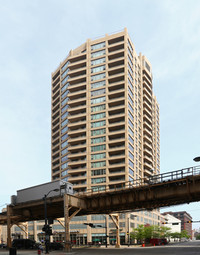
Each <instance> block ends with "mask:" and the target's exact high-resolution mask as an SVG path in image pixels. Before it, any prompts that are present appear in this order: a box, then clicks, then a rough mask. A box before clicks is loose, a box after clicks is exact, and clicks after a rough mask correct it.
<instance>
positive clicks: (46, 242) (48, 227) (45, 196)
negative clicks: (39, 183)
mask: <svg viewBox="0 0 200 255" xmlns="http://www.w3.org/2000/svg"><path fill="white" fill-rule="evenodd" d="M53 191H54V192H58V191H59V189H53V190H50V191H49V192H48V193H47V194H45V195H44V197H43V200H44V220H45V223H44V228H43V229H42V230H44V232H45V253H46V254H48V253H49V239H50V238H49V236H50V232H51V228H50V226H49V225H48V224H47V220H48V219H47V196H48V195H49V194H50V193H51V192H53Z"/></svg>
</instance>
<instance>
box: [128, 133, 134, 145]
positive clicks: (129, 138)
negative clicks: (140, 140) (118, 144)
mask: <svg viewBox="0 0 200 255" xmlns="http://www.w3.org/2000/svg"><path fill="white" fill-rule="evenodd" d="M128 140H129V142H130V143H132V144H134V141H133V139H132V138H131V136H130V135H129V136H128Z"/></svg>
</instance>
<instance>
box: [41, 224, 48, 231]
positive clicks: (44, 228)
mask: <svg viewBox="0 0 200 255" xmlns="http://www.w3.org/2000/svg"><path fill="white" fill-rule="evenodd" d="M46 227H47V226H46V225H44V227H43V228H42V231H43V232H45V233H46Z"/></svg>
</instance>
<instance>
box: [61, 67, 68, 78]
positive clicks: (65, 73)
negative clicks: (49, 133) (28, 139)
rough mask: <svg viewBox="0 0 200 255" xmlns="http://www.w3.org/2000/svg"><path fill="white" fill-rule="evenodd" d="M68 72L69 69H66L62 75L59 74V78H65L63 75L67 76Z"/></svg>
mask: <svg viewBox="0 0 200 255" xmlns="http://www.w3.org/2000/svg"><path fill="white" fill-rule="evenodd" d="M68 72H69V68H67V70H66V71H64V73H62V74H61V78H64V77H65V75H67V73H68Z"/></svg>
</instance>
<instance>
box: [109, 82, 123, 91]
mask: <svg viewBox="0 0 200 255" xmlns="http://www.w3.org/2000/svg"><path fill="white" fill-rule="evenodd" d="M121 90H124V83H121V82H119V83H117V84H116V83H115V84H112V85H110V86H109V87H108V91H109V92H110V93H112V92H116V91H117V92H119V91H121Z"/></svg>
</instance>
